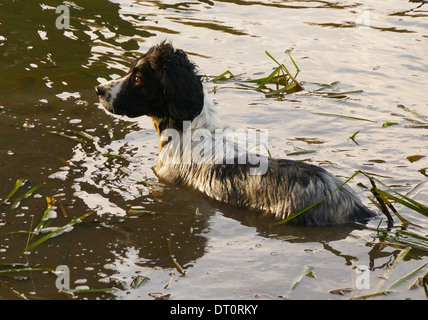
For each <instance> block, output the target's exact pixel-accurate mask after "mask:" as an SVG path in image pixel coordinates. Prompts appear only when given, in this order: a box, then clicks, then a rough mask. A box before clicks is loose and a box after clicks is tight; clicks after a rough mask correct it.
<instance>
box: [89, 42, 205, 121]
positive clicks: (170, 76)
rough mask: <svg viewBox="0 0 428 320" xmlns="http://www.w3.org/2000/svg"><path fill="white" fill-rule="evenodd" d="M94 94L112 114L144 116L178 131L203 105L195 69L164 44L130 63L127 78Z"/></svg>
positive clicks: (200, 82) (181, 53) (176, 51)
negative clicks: (157, 120) (160, 121)
mask: <svg viewBox="0 0 428 320" xmlns="http://www.w3.org/2000/svg"><path fill="white" fill-rule="evenodd" d="M96 92H97V94H98V96H99V98H100V102H101V104H102V105H103V106H104V108H106V109H107V110H108V111H110V112H112V113H114V114H118V115H126V116H128V117H139V116H143V115H147V116H151V117H155V118H157V119H159V120H162V122H163V123H164V125H165V126H171V124H174V126H175V127H177V128H182V124H183V121H191V120H193V119H194V118H195V117H196V116H197V115H198V114H199V113H200V112H201V111H202V107H203V103H204V93H203V86H202V81H201V76H200V75H198V74H197V72H196V66H195V65H194V64H193V63H192V62H190V61H189V59H188V57H187V55H186V54H185V53H184V52H183V51H182V50H176V49H174V48H173V46H172V45H171V44H169V43H166V42H162V43H161V44H159V45H156V46H153V47H152V48H150V49H149V51H148V52H147V53H146V54H144V55H143V56H142V57H140V58H137V59H135V60H134V61H133V62H132V64H131V68H130V70H129V72H128V74H127V75H126V76H124V77H122V78H120V79H116V80H112V81H109V82H106V83H104V84H101V85H99V86H97V87H96Z"/></svg>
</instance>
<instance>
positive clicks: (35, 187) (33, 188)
mask: <svg viewBox="0 0 428 320" xmlns="http://www.w3.org/2000/svg"><path fill="white" fill-rule="evenodd" d="M39 187H40V186H34V187H32V188H31V189H30V190H28V191H27V192H26V193H24V194H23V195H22V196H20V197H19V198H18V199H16V200H15V202H14V203H13V204H12V206H11V209H12V210H13V209H16V208H17V207H18V206H19V204H20V203H21V201H22V200H24V199H25V198H28V197H29V196H30V195H32V194H33V193H34V192H36V190H37V189H39Z"/></svg>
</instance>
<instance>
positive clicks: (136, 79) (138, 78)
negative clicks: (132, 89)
mask: <svg viewBox="0 0 428 320" xmlns="http://www.w3.org/2000/svg"><path fill="white" fill-rule="evenodd" d="M141 81H142V80H141V77H139V76H135V77H134V83H135V85H137V86H138V85H139V84H141Z"/></svg>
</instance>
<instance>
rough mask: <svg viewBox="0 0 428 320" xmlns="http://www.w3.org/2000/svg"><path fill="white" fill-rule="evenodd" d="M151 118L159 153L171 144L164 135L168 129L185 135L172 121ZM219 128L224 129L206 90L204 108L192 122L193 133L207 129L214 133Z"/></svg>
mask: <svg viewBox="0 0 428 320" xmlns="http://www.w3.org/2000/svg"><path fill="white" fill-rule="evenodd" d="M151 118H152V121H153V125H154V127H155V129H156V131H157V133H158V139H159V152H161V151H162V149H163V147H164V146H165V145H166V144H168V143H169V139H167V138H165V136H164V135H163V134H164V132H165V130H166V129H175V130H177V132H178V134H179V135H182V134H183V131H182V130H181V129H177V128H178V126H176V125H175V123H174V121H173V120H172V119H167V118H158V117H155V116H152V117H151ZM218 128H222V124H221V121H220V119H219V117H218V115H217V113H216V111H215V109H214V102H213V101H212V99H211V97H210V96H209V95H208V93H207V91H206V90H204V106H203V108H202V111H201V113H200V114H199V115H197V116H196V117H195V118H194V119H193V120H192V121H191V124H190V129H191V130H192V131H194V130H197V129H205V130H208V131H209V132H211V133H214V131H215V129H218Z"/></svg>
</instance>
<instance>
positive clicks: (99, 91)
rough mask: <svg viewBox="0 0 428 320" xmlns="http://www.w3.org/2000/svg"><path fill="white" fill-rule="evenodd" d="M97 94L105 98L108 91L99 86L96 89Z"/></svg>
mask: <svg viewBox="0 0 428 320" xmlns="http://www.w3.org/2000/svg"><path fill="white" fill-rule="evenodd" d="M95 92H96V93H97V95H99V96H103V95H104V94H105V92H106V91H105V89H104V87H103V86H101V85H99V86H96V87H95Z"/></svg>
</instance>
